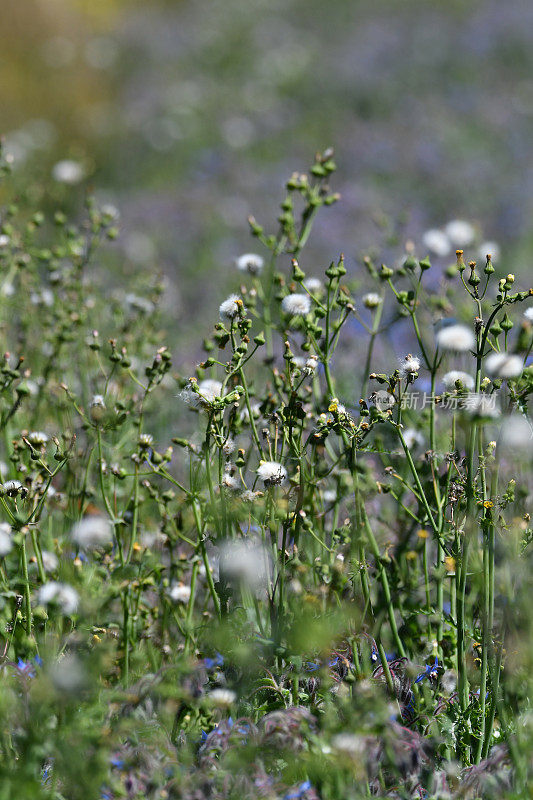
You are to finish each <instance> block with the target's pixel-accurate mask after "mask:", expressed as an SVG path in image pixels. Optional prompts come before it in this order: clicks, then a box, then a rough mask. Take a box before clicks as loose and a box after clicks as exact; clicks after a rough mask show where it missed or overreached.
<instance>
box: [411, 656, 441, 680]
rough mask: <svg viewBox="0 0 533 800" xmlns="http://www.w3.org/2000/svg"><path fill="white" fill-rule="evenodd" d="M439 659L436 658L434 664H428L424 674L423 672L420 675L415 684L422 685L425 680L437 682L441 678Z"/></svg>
mask: <svg viewBox="0 0 533 800" xmlns="http://www.w3.org/2000/svg"><path fill="white" fill-rule="evenodd" d="M439 670H440V666H439V659H438V658H435V663H434V664H428V665H427V666H426V668H425V669H424V672H421V673H420V675H419V676H418V677H417V678H416V680H415V683H422V681H423V680H424V679H425V678H428V680H435V678H438V676H439Z"/></svg>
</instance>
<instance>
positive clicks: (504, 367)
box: [485, 353, 524, 380]
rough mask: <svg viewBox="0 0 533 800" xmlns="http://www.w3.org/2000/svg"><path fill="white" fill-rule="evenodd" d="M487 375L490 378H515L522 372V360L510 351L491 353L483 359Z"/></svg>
mask: <svg viewBox="0 0 533 800" xmlns="http://www.w3.org/2000/svg"><path fill="white" fill-rule="evenodd" d="M485 369H486V371H487V375H490V377H491V378H503V379H505V380H506V379H508V378H517V377H518V376H519V375H521V374H522V371H523V369H524V362H523V359H522V358H521V356H517V355H513V354H512V353H491V354H490V355H489V356H487V358H486V360H485Z"/></svg>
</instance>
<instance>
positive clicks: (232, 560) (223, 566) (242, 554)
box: [218, 538, 272, 593]
mask: <svg viewBox="0 0 533 800" xmlns="http://www.w3.org/2000/svg"><path fill="white" fill-rule="evenodd" d="M218 565H219V574H220V576H221V577H223V578H224V579H225V580H227V581H229V582H230V583H231V582H237V583H243V584H244V585H245V586H248V587H249V588H250V589H251V590H252V591H253V592H254V593H255V592H261V591H264V590H265V589H266V588H267V586H268V583H269V581H270V576H271V572H272V557H271V554H270V552H269V551H268V549H267V548H266V547H264V546H263V544H262V543H261V542H258V541H256V540H254V539H249V538H243V539H227V540H226V541H225V542H223V543H222V545H221V547H220V553H219V559H218Z"/></svg>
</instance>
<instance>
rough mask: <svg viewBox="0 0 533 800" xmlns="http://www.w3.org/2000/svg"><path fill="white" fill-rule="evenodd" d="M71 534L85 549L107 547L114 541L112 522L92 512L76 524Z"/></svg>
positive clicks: (74, 540) (73, 539)
mask: <svg viewBox="0 0 533 800" xmlns="http://www.w3.org/2000/svg"><path fill="white" fill-rule="evenodd" d="M70 536H71V538H72V541H73V542H75V543H76V544H77V545H78V547H81V548H82V549H84V550H92V549H94V548H96V547H105V546H106V545H107V544H111V542H112V541H113V532H112V527H111V522H110V521H109V519H107V517H102V516H100V514H90V515H89V516H87V517H84V518H83V519H81V520H80V521H79V522H77V523H76V524H75V525H74V527H73V528H72V531H71V532H70Z"/></svg>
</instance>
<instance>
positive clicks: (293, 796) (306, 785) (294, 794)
mask: <svg viewBox="0 0 533 800" xmlns="http://www.w3.org/2000/svg"><path fill="white" fill-rule="evenodd" d="M311 788H312V787H311V781H304V782H303V783H301V784H300V785H299V786H298V788H297V789H294V790H293V791H288V792H287V794H284V795H283V800H300V799H301V798H302V797H303V795H304V794H305V793H306V792H308V791H309V789H311Z"/></svg>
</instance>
